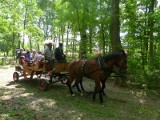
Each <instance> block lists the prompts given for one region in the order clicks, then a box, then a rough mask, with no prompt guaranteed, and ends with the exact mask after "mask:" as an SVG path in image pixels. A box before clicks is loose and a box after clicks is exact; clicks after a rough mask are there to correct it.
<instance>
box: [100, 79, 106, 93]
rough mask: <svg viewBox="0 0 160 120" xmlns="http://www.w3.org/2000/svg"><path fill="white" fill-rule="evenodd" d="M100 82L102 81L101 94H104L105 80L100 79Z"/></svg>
mask: <svg viewBox="0 0 160 120" xmlns="http://www.w3.org/2000/svg"><path fill="white" fill-rule="evenodd" d="M101 83H102V94H103V95H106V94H105V92H104V88H105V87H106V85H105V81H101Z"/></svg>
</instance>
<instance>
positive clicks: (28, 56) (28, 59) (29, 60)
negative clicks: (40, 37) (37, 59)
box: [25, 49, 33, 66]
mask: <svg viewBox="0 0 160 120" xmlns="http://www.w3.org/2000/svg"><path fill="white" fill-rule="evenodd" d="M25 58H26V62H27V64H28V65H29V66H30V65H31V64H32V63H33V56H32V53H31V52H30V50H29V49H27V50H26V54H25Z"/></svg>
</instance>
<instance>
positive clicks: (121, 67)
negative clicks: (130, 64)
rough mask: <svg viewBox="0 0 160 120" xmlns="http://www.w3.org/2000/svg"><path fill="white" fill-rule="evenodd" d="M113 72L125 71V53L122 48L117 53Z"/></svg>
mask: <svg viewBox="0 0 160 120" xmlns="http://www.w3.org/2000/svg"><path fill="white" fill-rule="evenodd" d="M114 72H115V73H117V74H121V75H123V74H125V73H126V72H127V54H126V53H125V51H124V50H121V51H120V52H118V53H117V59H116V60H115V65H114Z"/></svg>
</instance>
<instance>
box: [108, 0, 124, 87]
mask: <svg viewBox="0 0 160 120" xmlns="http://www.w3.org/2000/svg"><path fill="white" fill-rule="evenodd" d="M110 34H111V42H112V43H111V45H112V52H115V51H119V50H121V49H122V45H121V41H120V20H119V0H111V26H110ZM114 84H115V85H118V86H126V85H127V84H126V81H125V80H124V79H123V80H122V78H120V77H115V81H114Z"/></svg>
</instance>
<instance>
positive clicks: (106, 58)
mask: <svg viewBox="0 0 160 120" xmlns="http://www.w3.org/2000/svg"><path fill="white" fill-rule="evenodd" d="M121 55H122V54H120V53H118V52H115V53H112V54H108V55H104V56H102V57H103V59H104V60H111V59H115V58H118V57H120V56H121ZM97 59H98V57H97Z"/></svg>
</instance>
